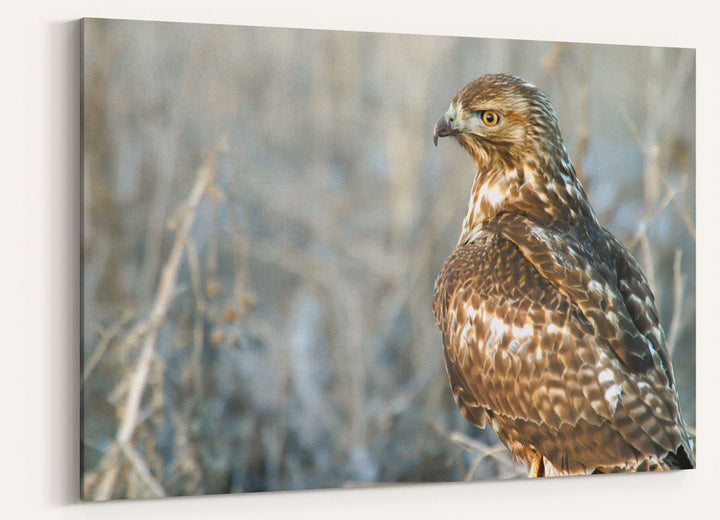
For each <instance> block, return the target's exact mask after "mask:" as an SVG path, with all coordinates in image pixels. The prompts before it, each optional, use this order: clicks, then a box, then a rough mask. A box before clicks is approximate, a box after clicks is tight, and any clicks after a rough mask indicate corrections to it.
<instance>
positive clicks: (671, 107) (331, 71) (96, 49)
mask: <svg viewBox="0 0 720 520" xmlns="http://www.w3.org/2000/svg"><path fill="white" fill-rule="evenodd" d="M81 24H82V75H83V77H82V139H81V142H82V148H83V149H82V190H83V194H82V197H83V198H82V200H83V218H82V228H83V229H82V284H83V285H82V357H81V359H82V381H81V389H82V396H81V399H82V402H81V411H82V413H81V415H82V425H81V437H82V438H81V443H82V460H81V475H82V497H83V499H84V500H108V499H118V498H148V497H164V496H178V495H205V494H218V493H241V492H252V491H282V490H301V489H321V488H343V487H357V486H369V485H387V484H396V483H408V484H409V483H420V482H452V481H475V480H485V479H516V478H526V477H528V476H529V475H530V476H550V475H566V474H569V475H576V474H592V473H606V472H616V471H645V470H661V469H679V468H689V467H693V466H694V464H695V462H694V442H695V429H694V425H695V293H696V279H695V261H696V257H695V52H694V50H692V49H676V48H657V47H629V46H619V45H618V46H616V45H593V44H575V43H558V42H538V41H522V40H494V39H493V40H491V39H482V38H459V37H447V36H426V35H425V36H423V35H405V34H381V33H361V32H342V31H325V30H307V29H290V28H288V29H283V28H262V27H240V26H221V25H198V24H181V23H167V22H147V21H125V20H105V19H85V20H83V21H82V22H81ZM476 78H479V79H476ZM433 141H435V145H434V143H433ZM457 144H460V145H461V146H457ZM590 208H592V209H590ZM605 230H607V232H606V231H605ZM610 233H611V234H610ZM613 237H616V238H613ZM436 280H437V283H436ZM483 425H484V426H485V427H484V428H480V426H483Z"/></svg>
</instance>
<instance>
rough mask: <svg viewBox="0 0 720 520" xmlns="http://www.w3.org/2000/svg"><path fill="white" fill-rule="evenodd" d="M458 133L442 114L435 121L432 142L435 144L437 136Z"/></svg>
mask: <svg viewBox="0 0 720 520" xmlns="http://www.w3.org/2000/svg"><path fill="white" fill-rule="evenodd" d="M457 133H458V130H457V128H455V127H454V126H453V125H452V124H451V123H448V120H447V118H446V117H445V116H442V117H441V118H440V119H439V120H438V122H437V123H435V129H434V130H433V143H434V144H435V146H437V142H438V137H447V136H448V135H456V134H457Z"/></svg>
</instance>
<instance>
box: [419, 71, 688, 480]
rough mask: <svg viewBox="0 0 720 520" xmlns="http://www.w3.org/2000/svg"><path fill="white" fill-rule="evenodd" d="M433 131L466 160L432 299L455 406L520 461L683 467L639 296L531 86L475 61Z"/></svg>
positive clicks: (648, 309)
mask: <svg viewBox="0 0 720 520" xmlns="http://www.w3.org/2000/svg"><path fill="white" fill-rule="evenodd" d="M488 111H492V112H493V114H494V115H497V116H498V120H495V119H493V117H490V118H488V120H489V121H491V122H493V121H494V122H495V124H492V125H486V124H485V123H484V119H483V115H484V113H485V112H488ZM491 116H492V114H491ZM444 136H454V137H455V139H456V140H457V141H458V142H459V143H460V144H461V145H462V146H463V147H464V148H465V149H466V150H467V151H468V153H470V155H471V156H472V157H473V159H474V161H475V164H476V167H477V173H476V176H475V181H474V183H473V188H472V193H471V197H470V202H469V205H468V210H467V214H466V216H465V219H464V222H463V228H462V232H461V235H460V240H459V242H458V245H457V248H456V249H455V251H454V252H453V253H452V254H451V255H450V257H449V258H448V259H447V260H446V261H445V264H444V265H443V267H442V270H441V271H440V274H439V275H438V278H437V281H436V283H435V292H434V298H433V311H434V313H435V317H436V321H437V323H438V326H439V328H440V331H441V332H442V337H443V343H444V350H445V360H446V367H447V371H448V375H449V378H450V386H451V388H452V392H453V395H454V396H455V400H456V402H457V404H458V406H459V408H460V410H461V412H462V413H463V415H464V416H465V417H466V418H467V419H468V420H469V421H471V422H472V423H474V424H476V425H477V426H480V427H484V426H485V424H486V423H488V422H489V424H490V426H491V427H492V428H493V429H494V430H495V432H497V434H498V436H499V438H500V439H501V440H502V441H503V442H504V443H505V445H506V446H507V447H508V448H509V449H510V450H511V451H512V452H513V453H514V454H515V455H516V456H517V457H518V459H519V460H521V461H523V462H525V463H526V464H527V465H528V467H529V468H530V474H531V475H532V476H543V475H560V474H582V473H591V472H616V471H639V470H656V469H674V468H691V467H694V465H695V462H694V457H693V453H692V448H691V441H690V438H689V436H688V434H687V433H686V431H685V426H684V423H683V421H682V418H681V416H680V412H679V408H678V399H677V393H676V390H675V384H674V379H673V371H672V366H671V364H670V357H669V355H668V351H667V345H666V339H665V334H664V332H663V330H662V327H661V325H660V321H659V318H658V313H657V309H656V307H655V302H654V297H653V295H652V292H651V290H650V288H649V286H648V282H647V280H646V278H645V276H644V274H643V272H642V269H641V268H640V266H639V264H638V263H637V261H636V260H635V259H634V258H633V257H632V256H631V255H630V253H629V252H628V251H627V249H625V247H624V246H623V245H622V244H621V243H620V241H619V240H617V239H616V238H615V237H613V236H612V235H611V234H610V233H609V232H608V231H607V230H605V229H604V228H602V227H601V226H600V224H599V223H598V220H597V217H596V216H595V213H594V212H593V210H592V208H591V206H590V203H589V202H588V200H587V197H586V195H585V192H584V190H583V188H582V186H581V184H580V182H579V180H578V179H577V177H576V175H575V171H574V168H573V166H572V164H571V162H570V159H569V157H568V154H567V151H566V149H565V146H564V144H563V141H562V137H561V134H560V129H559V125H558V121H557V117H556V115H555V112H554V111H553V109H552V106H551V104H550V101H549V100H548V98H547V96H546V95H545V94H544V93H543V92H542V91H540V90H539V89H537V88H536V87H534V86H533V85H530V84H528V83H526V82H524V81H523V80H521V79H519V78H515V77H512V76H507V75H503V74H488V75H485V76H481V77H480V78H478V79H476V80H473V81H471V82H470V83H468V84H467V85H466V86H465V87H463V88H462V89H461V90H460V91H459V92H458V93H457V94H456V95H455V97H454V98H453V100H452V103H451V105H450V108H449V109H448V111H447V112H446V114H445V116H443V118H441V119H440V120H439V121H438V123H437V125H436V126H435V132H434V139H435V141H436V143H437V138H438V137H444Z"/></svg>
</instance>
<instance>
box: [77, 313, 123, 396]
mask: <svg viewBox="0 0 720 520" xmlns="http://www.w3.org/2000/svg"><path fill="white" fill-rule="evenodd" d="M134 316H135V313H133V312H131V311H125V312H124V313H123V314H122V316H120V318H119V319H118V320H117V321H116V322H115V323H113V324H112V325H111V326H110V328H109V329H107V330H105V331H104V332H103V335H102V337H101V338H100V341H99V342H98V344H97V346H96V347H95V350H93V353H92V356H90V359H88V361H87V363H85V367H84V369H83V378H82V383H81V384H83V385H84V384H85V381H87V380H88V378H89V377H90V374H92V371H93V370H94V369H95V367H96V366H97V364H98V363H99V362H100V359H101V358H102V357H103V355H104V354H105V351H106V350H107V347H108V345H110V342H112V340H113V339H114V338H115V337H116V336H117V335H118V334H119V333H120V331H121V330H122V328H123V327H124V326H125V325H126V324H127V323H128V322H129V321H130V320H132V319H133V317H134Z"/></svg>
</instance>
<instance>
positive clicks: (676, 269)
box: [667, 249, 685, 354]
mask: <svg viewBox="0 0 720 520" xmlns="http://www.w3.org/2000/svg"><path fill="white" fill-rule="evenodd" d="M684 288H685V277H684V276H683V274H682V251H681V250H680V249H676V250H675V257H674V259H673V311H672V320H671V321H670V329H669V332H668V340H667V341H668V350H669V351H670V353H671V354H672V352H673V350H674V349H675V345H676V343H677V340H678V335H679V330H680V320H681V319H682V311H683V300H684V298H685V294H684Z"/></svg>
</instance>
